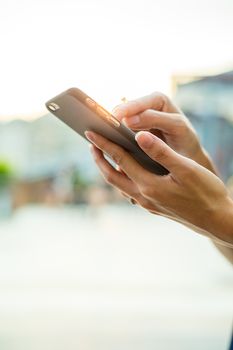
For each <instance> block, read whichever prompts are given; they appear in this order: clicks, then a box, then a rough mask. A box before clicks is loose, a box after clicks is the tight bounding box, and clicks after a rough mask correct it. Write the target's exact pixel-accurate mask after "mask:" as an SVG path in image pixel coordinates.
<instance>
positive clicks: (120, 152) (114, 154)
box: [85, 131, 151, 184]
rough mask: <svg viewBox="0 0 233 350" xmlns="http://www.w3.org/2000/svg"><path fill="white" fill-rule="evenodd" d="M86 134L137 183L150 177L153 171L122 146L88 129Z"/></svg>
mask: <svg viewBox="0 0 233 350" xmlns="http://www.w3.org/2000/svg"><path fill="white" fill-rule="evenodd" d="M85 135H86V137H87V139H88V140H89V141H91V142H92V143H94V144H95V146H97V148H99V149H101V150H102V151H103V152H104V153H105V154H107V155H108V156H109V157H110V158H111V159H112V160H113V161H114V162H115V163H116V164H117V165H119V166H120V168H121V169H122V170H123V171H124V172H125V173H126V175H127V176H128V177H129V178H130V179H131V180H133V181H134V182H136V183H137V184H138V183H141V182H142V180H143V181H144V179H147V178H148V177H150V175H151V173H149V172H148V171H147V170H145V169H144V168H143V167H142V166H141V165H140V164H138V163H137V162H136V160H134V159H133V158H132V157H131V156H130V155H129V153H128V152H127V151H125V150H124V149H123V148H122V147H120V146H118V145H116V144H115V143H113V142H111V141H109V140H107V139H106V138H104V137H103V136H101V135H98V134H96V133H94V132H92V131H86V132H85Z"/></svg>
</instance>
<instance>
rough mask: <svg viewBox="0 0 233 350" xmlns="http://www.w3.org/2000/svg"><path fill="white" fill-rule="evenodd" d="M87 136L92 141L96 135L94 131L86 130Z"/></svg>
mask: <svg viewBox="0 0 233 350" xmlns="http://www.w3.org/2000/svg"><path fill="white" fill-rule="evenodd" d="M85 136H86V138H87V139H88V140H89V141H91V142H93V141H94V140H95V136H94V134H93V132H91V131H85Z"/></svg>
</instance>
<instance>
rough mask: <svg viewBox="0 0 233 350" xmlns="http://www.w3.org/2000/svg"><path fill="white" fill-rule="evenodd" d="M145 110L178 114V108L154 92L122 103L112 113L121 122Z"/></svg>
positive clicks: (163, 96)
mask: <svg viewBox="0 0 233 350" xmlns="http://www.w3.org/2000/svg"><path fill="white" fill-rule="evenodd" d="M146 109H154V110H158V111H164V112H169V113H179V112H180V110H179V109H178V107H176V106H175V105H174V104H173V103H172V102H171V100H170V99H169V98H168V97H167V96H166V95H163V94H162V93H159V92H154V93H152V94H150V95H147V96H143V97H140V98H138V99H136V100H132V101H128V102H126V103H122V104H121V105H118V106H116V108H115V109H114V110H113V112H112V113H113V115H114V116H115V117H116V118H117V119H119V120H122V119H123V118H127V117H129V116H132V115H135V114H138V113H141V112H143V111H145V110H146Z"/></svg>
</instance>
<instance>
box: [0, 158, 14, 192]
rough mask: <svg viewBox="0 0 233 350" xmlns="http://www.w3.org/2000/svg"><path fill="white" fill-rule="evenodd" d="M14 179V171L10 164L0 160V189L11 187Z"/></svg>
mask: <svg viewBox="0 0 233 350" xmlns="http://www.w3.org/2000/svg"><path fill="white" fill-rule="evenodd" d="M12 178H13V169H12V167H11V165H10V164H9V162H7V161H4V160H0V188H4V187H7V186H9V184H10V183H11V181H12Z"/></svg>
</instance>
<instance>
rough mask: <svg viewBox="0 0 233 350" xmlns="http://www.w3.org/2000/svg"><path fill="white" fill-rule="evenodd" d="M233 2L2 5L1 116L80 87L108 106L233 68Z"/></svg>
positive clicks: (68, 0)
mask: <svg viewBox="0 0 233 350" xmlns="http://www.w3.org/2000/svg"><path fill="white" fill-rule="evenodd" d="M232 18H233V1H232V0H218V1H217V0H211V1H210V0H189V1H188V0H180V1H178V0H170V1H169V0H158V1H156V0H140V1H138V0H117V1H112V0H38V1H36V0H5V1H3V0H2V1H1V2H0V43H1V58H0V63H1V64H0V96H1V99H0V101H1V102H0V118H1V119H3V118H4V119H5V118H10V117H12V116H14V117H28V118H29V117H30V116H32V115H39V114H42V113H43V112H45V109H44V102H45V101H46V100H47V99H49V98H51V97H53V96H54V95H56V94H58V93H60V92H61V91H62V90H64V89H67V88H69V87H71V86H77V87H79V88H81V89H82V90H84V91H85V92H86V93H88V94H89V95H91V96H92V97H93V98H94V99H96V100H97V101H99V102H101V103H103V104H104V105H105V106H106V107H107V108H112V107H113V106H114V105H115V104H117V103H119V100H120V98H121V97H123V96H126V97H127V98H134V97H138V96H141V95H144V94H147V93H149V92H152V91H153V90H161V91H163V92H166V93H169V86H170V76H171V75H172V74H177V73H181V74H189V73H196V74H200V73H214V72H217V71H222V70H224V69H230V68H232V66H233V46H232V42H233V20H232Z"/></svg>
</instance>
